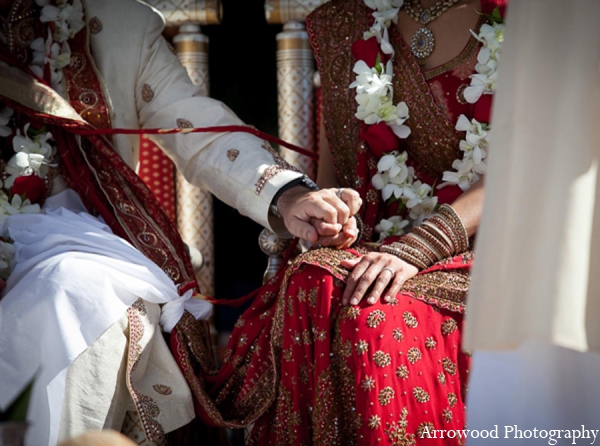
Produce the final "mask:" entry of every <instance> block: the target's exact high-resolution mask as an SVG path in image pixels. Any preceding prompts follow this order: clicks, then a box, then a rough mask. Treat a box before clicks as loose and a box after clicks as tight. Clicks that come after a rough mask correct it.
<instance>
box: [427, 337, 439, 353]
mask: <svg viewBox="0 0 600 446" xmlns="http://www.w3.org/2000/svg"><path fill="white" fill-rule="evenodd" d="M436 345H437V342H435V339H433V337H432V336H429V337H428V338H427V339H425V347H426V348H428V349H429V350H433V349H435V346H436Z"/></svg>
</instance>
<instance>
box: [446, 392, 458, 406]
mask: <svg viewBox="0 0 600 446" xmlns="http://www.w3.org/2000/svg"><path fill="white" fill-rule="evenodd" d="M456 403H458V398H457V397H456V394H455V393H449V394H448V404H450V407H454V406H456Z"/></svg>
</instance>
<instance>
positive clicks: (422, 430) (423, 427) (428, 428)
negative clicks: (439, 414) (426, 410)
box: [417, 422, 435, 438]
mask: <svg viewBox="0 0 600 446" xmlns="http://www.w3.org/2000/svg"><path fill="white" fill-rule="evenodd" d="M434 430H435V426H434V425H433V423H429V422H424V423H421V424H419V428H418V429H417V437H419V438H429V437H430V436H433V431H434ZM428 434H429V435H428Z"/></svg>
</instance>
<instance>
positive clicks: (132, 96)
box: [0, 0, 300, 446]
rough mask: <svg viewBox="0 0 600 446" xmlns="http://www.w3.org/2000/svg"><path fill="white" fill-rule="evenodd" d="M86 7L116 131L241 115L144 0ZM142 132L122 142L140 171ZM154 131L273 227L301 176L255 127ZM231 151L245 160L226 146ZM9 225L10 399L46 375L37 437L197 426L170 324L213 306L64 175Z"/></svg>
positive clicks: (200, 177) (222, 192)
mask: <svg viewBox="0 0 600 446" xmlns="http://www.w3.org/2000/svg"><path fill="white" fill-rule="evenodd" d="M83 3H84V7H85V14H86V16H85V19H86V22H87V23H88V26H89V23H90V22H91V21H92V20H93V23H94V31H95V32H94V33H90V34H89V36H90V45H91V51H92V55H93V57H94V60H95V62H96V65H97V68H98V71H99V74H100V75H101V77H102V79H103V81H104V86H105V91H106V96H107V98H108V99H109V100H110V103H111V104H110V105H111V118H112V125H113V127H119V128H140V127H146V128H174V127H177V126H178V123H179V124H180V123H182V122H185V123H186V125H190V124H191V125H193V126H194V127H205V126H211V125H241V124H243V123H242V122H241V121H240V120H239V119H238V118H237V117H236V116H235V115H234V114H233V113H232V112H231V111H230V110H229V109H228V108H227V107H226V106H225V105H223V104H222V103H220V102H218V101H215V100H212V99H209V98H204V97H201V95H200V93H199V91H198V89H197V88H196V87H194V86H193V84H192V83H191V82H190V80H189V78H188V75H187V73H186V71H185V69H184V68H183V67H182V66H181V64H180V62H179V60H178V59H177V57H176V56H175V55H174V54H173V53H172V52H171V50H170V49H169V47H168V45H167V42H166V41H165V40H164V38H163V37H162V30H163V26H164V22H163V18H162V16H161V15H160V14H158V13H157V12H156V11H155V10H153V9H152V8H150V7H149V6H147V5H145V4H144V3H142V2H139V1H136V0H84V1H83ZM143 91H146V93H147V92H148V91H151V92H152V95H148V94H145V95H144V94H142V92H143ZM149 96H151V98H150V99H149ZM138 140H139V138H138V137H137V136H123V135H120V136H116V137H115V138H114V141H115V145H116V150H117V151H118V153H119V154H120V155H121V156H122V157H123V159H125V160H126V162H127V163H128V164H129V165H130V166H131V167H132V168H135V167H136V164H137V161H138V151H139V150H138V149H139V148H138V144H139V143H138ZM155 140H156V142H157V143H158V144H159V145H160V146H161V147H163V149H164V150H165V151H166V153H167V154H168V155H169V156H170V157H171V158H172V159H173V161H174V162H175V164H176V165H177V168H178V169H179V170H180V171H181V172H182V173H183V174H184V176H185V177H186V178H187V180H188V181H189V182H191V183H192V184H195V185H197V186H201V187H204V188H207V189H208V190H210V191H211V192H213V193H214V194H215V195H216V196H217V197H218V198H219V199H221V200H222V201H224V202H226V203H227V204H229V205H231V206H233V207H235V208H237V209H238V210H239V211H240V212H241V213H242V214H243V215H246V216H248V217H250V218H252V219H253V220H255V221H257V222H258V223H260V224H262V225H263V226H265V227H269V218H268V208H269V205H270V203H271V200H272V198H273V196H274V194H275V193H276V192H277V191H278V190H279V189H280V188H281V186H283V185H285V184H287V183H288V182H290V181H291V180H294V179H296V178H298V177H299V176H300V174H299V173H297V172H294V171H292V170H288V169H286V168H285V167H281V165H278V164H277V163H276V162H275V161H276V160H275V159H274V156H273V154H272V153H271V152H270V151H269V150H267V149H266V148H265V147H264V142H263V141H262V140H260V139H258V138H256V137H254V136H252V135H248V134H244V133H232V134H187V135H183V134H179V135H168V136H167V135H164V136H160V137H155ZM231 149H235V150H237V151H238V152H239V154H238V156H237V157H231V156H228V153H227V152H228V151H229V150H231ZM3 229H4V230H6V231H8V232H9V233H10V236H11V238H12V239H14V241H15V247H16V250H17V251H16V256H15V267H14V271H13V273H12V274H11V276H10V278H9V280H8V283H7V288H6V290H5V292H4V296H3V299H2V301H0V339H1V340H2V341H1V343H0V408H4V407H6V405H8V404H9V403H10V401H11V399H12V398H14V396H16V395H17V394H18V393H19V392H20V391H21V390H22V389H23V387H24V386H25V385H26V384H27V383H28V382H29V381H30V380H31V379H32V378H34V377H35V387H34V391H33V395H32V399H31V404H30V409H29V414H28V418H29V420H30V422H31V423H32V424H31V427H30V429H29V433H28V437H27V444H28V445H31V446H42V445H46V444H47V445H50V446H52V445H55V444H56V442H57V441H58V440H60V439H61V438H65V437H70V436H73V435H76V434H79V433H81V432H82V431H84V430H87V429H102V428H115V429H117V430H120V428H121V425H122V424H123V420H124V418H125V413H126V411H135V410H138V411H143V412H144V413H142V414H141V415H142V418H144V417H146V421H148V422H149V423H150V424H151V425H152V426H158V428H159V430H161V431H162V432H164V433H167V432H169V431H172V430H174V429H176V428H178V427H180V426H182V425H184V424H186V423H188V422H189V421H190V420H191V419H192V418H193V417H194V411H193V406H192V399H191V394H190V391H189V389H188V387H187V384H186V382H185V379H184V378H183V376H182V374H181V372H180V371H179V369H178V367H177V365H176V363H175V362H174V360H173V358H172V356H171V355H170V352H169V350H168V347H167V345H166V343H165V341H164V339H163V337H162V330H163V329H164V330H167V331H169V330H170V329H171V328H172V327H173V325H174V324H175V323H176V322H177V320H178V318H179V316H180V315H181V314H182V312H183V309H184V308H186V309H188V310H189V311H191V312H192V313H193V314H195V315H196V316H197V317H201V318H206V317H208V315H209V314H210V305H209V304H208V303H206V302H205V301H199V300H197V299H189V295H186V296H183V297H180V296H178V294H177V290H176V288H175V285H174V284H173V283H172V282H171V281H170V279H169V278H168V277H167V276H166V275H165V274H164V273H163V272H162V270H160V268H158V267H157V266H156V265H154V264H153V263H152V262H150V261H149V260H147V259H146V258H145V257H144V256H143V255H141V254H140V253H139V252H138V251H137V250H136V249H135V248H133V247H132V246H131V245H129V244H128V243H127V242H125V241H124V240H122V239H120V238H118V237H116V236H115V235H113V234H112V232H111V231H110V229H109V228H108V227H107V226H106V225H104V223H103V222H102V221H100V220H98V219H96V218H95V217H92V216H90V215H89V214H88V213H87V212H86V211H85V208H84V207H83V206H82V203H81V201H80V200H79V197H78V196H77V195H76V194H75V193H74V192H73V191H72V190H70V189H67V188H66V186H65V184H64V182H63V183H61V182H60V181H57V183H56V184H55V188H54V196H52V197H51V198H50V199H48V200H47V202H46V204H45V212H44V213H42V214H39V215H33V216H31V215H29V216H27V215H18V216H15V217H10V218H8V219H7V220H6V221H5V223H4V226H3ZM275 229H276V228H275Z"/></svg>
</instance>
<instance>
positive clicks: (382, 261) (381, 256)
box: [340, 252, 419, 305]
mask: <svg viewBox="0 0 600 446" xmlns="http://www.w3.org/2000/svg"><path fill="white" fill-rule="evenodd" d="M340 266H342V267H344V268H346V269H349V270H352V272H351V273H350V274H349V275H348V280H347V282H346V289H345V290H344V295H343V296H342V303H343V305H348V304H349V303H350V304H351V305H358V304H359V303H360V301H361V300H362V299H363V298H364V297H365V295H366V297H367V302H368V303H369V304H371V305H372V304H374V303H376V302H377V300H378V299H379V298H380V297H381V296H382V295H383V296H384V297H383V301H384V302H390V301H391V300H392V297H393V296H395V295H396V294H398V292H399V291H400V288H402V285H403V284H404V282H406V281H407V280H408V279H410V278H411V277H414V276H415V275H416V274H417V273H418V272H419V270H418V269H417V268H416V267H415V266H413V265H411V264H409V263H406V262H405V261H403V260H401V259H399V258H398V257H396V256H394V255H392V254H386V253H380V252H370V253H369V254H366V255H364V256H362V257H360V258H356V259H351V260H344V261H343V262H341V263H340ZM371 286H372V287H371ZM384 292H385V293H384Z"/></svg>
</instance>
